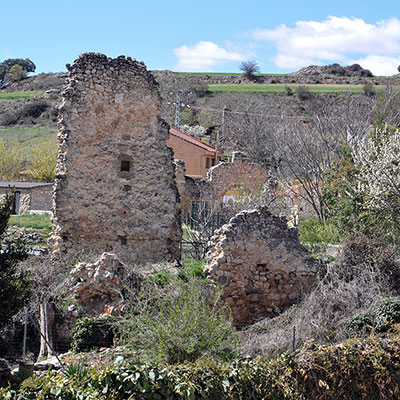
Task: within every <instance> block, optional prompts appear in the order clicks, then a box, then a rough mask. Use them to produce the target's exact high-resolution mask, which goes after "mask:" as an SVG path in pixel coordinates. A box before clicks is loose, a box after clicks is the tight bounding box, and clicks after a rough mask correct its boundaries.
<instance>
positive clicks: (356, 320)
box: [348, 313, 375, 335]
mask: <svg viewBox="0 0 400 400" xmlns="http://www.w3.org/2000/svg"><path fill="white" fill-rule="evenodd" d="M374 325H375V316H374V314H372V313H358V314H354V315H353V316H352V317H351V318H350V320H349V324H348V330H349V333H350V335H359V334H366V333H370V332H371V331H372V329H373V328H374Z"/></svg>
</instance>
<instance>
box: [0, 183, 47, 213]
mask: <svg viewBox="0 0 400 400" xmlns="http://www.w3.org/2000/svg"><path fill="white" fill-rule="evenodd" d="M15 183H18V182H14V185H13V187H14V190H15V192H16V193H17V194H18V200H17V204H16V206H17V208H18V209H17V210H16V211H17V214H18V215H24V214H29V213H30V212H32V211H50V210H51V208H52V192H53V185H52V184H51V183H48V184H46V183H37V182H19V183H20V185H23V187H19V186H18V185H16V184H15ZM7 191H8V187H0V202H1V201H3V199H4V197H5V195H6V192H7Z"/></svg>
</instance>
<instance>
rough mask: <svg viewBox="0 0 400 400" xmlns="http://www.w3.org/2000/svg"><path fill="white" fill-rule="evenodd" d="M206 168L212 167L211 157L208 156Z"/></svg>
mask: <svg viewBox="0 0 400 400" xmlns="http://www.w3.org/2000/svg"><path fill="white" fill-rule="evenodd" d="M206 168H207V169H208V168H210V159H209V158H208V157H207V158H206Z"/></svg>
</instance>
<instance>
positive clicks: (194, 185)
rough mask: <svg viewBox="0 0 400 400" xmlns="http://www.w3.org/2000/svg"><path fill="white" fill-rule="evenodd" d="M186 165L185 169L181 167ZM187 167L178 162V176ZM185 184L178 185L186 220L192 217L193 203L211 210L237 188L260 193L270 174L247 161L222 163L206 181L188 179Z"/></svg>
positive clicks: (195, 178)
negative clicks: (230, 191) (189, 216)
mask: <svg viewBox="0 0 400 400" xmlns="http://www.w3.org/2000/svg"><path fill="white" fill-rule="evenodd" d="M182 164H183V165H182ZM184 173H185V170H184V163H183V161H180V160H179V164H177V174H180V175H182V174H184ZM184 178H185V182H184V184H182V183H181V184H179V185H178V188H179V194H180V197H181V207H182V213H183V215H184V216H188V215H190V209H191V202H192V201H205V202H208V203H210V204H209V205H210V206H211V207H215V206H217V207H219V205H220V204H221V203H222V200H223V197H224V194H225V193H226V192H227V191H228V190H229V189H231V188H232V187H235V186H241V187H242V188H243V190H244V191H246V192H253V191H261V190H262V188H263V186H264V185H265V184H266V183H267V182H268V179H269V175H268V173H267V171H265V170H264V169H262V168H261V167H260V166H259V165H257V164H255V163H252V162H250V161H248V160H245V159H243V160H242V159H238V160H236V161H234V162H227V163H220V164H218V165H216V166H214V167H212V168H211V169H210V170H209V171H208V174H207V177H206V178H201V177H193V176H185V177H184Z"/></svg>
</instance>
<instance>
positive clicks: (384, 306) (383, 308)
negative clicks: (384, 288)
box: [376, 297, 400, 332]
mask: <svg viewBox="0 0 400 400" xmlns="http://www.w3.org/2000/svg"><path fill="white" fill-rule="evenodd" d="M399 322H400V299H399V298H395V297H388V298H384V299H382V300H381V301H380V302H379V305H378V308H377V310H376V330H377V331H378V332H386V331H387V330H388V329H389V328H390V327H391V326H393V324H395V323H399Z"/></svg>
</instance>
